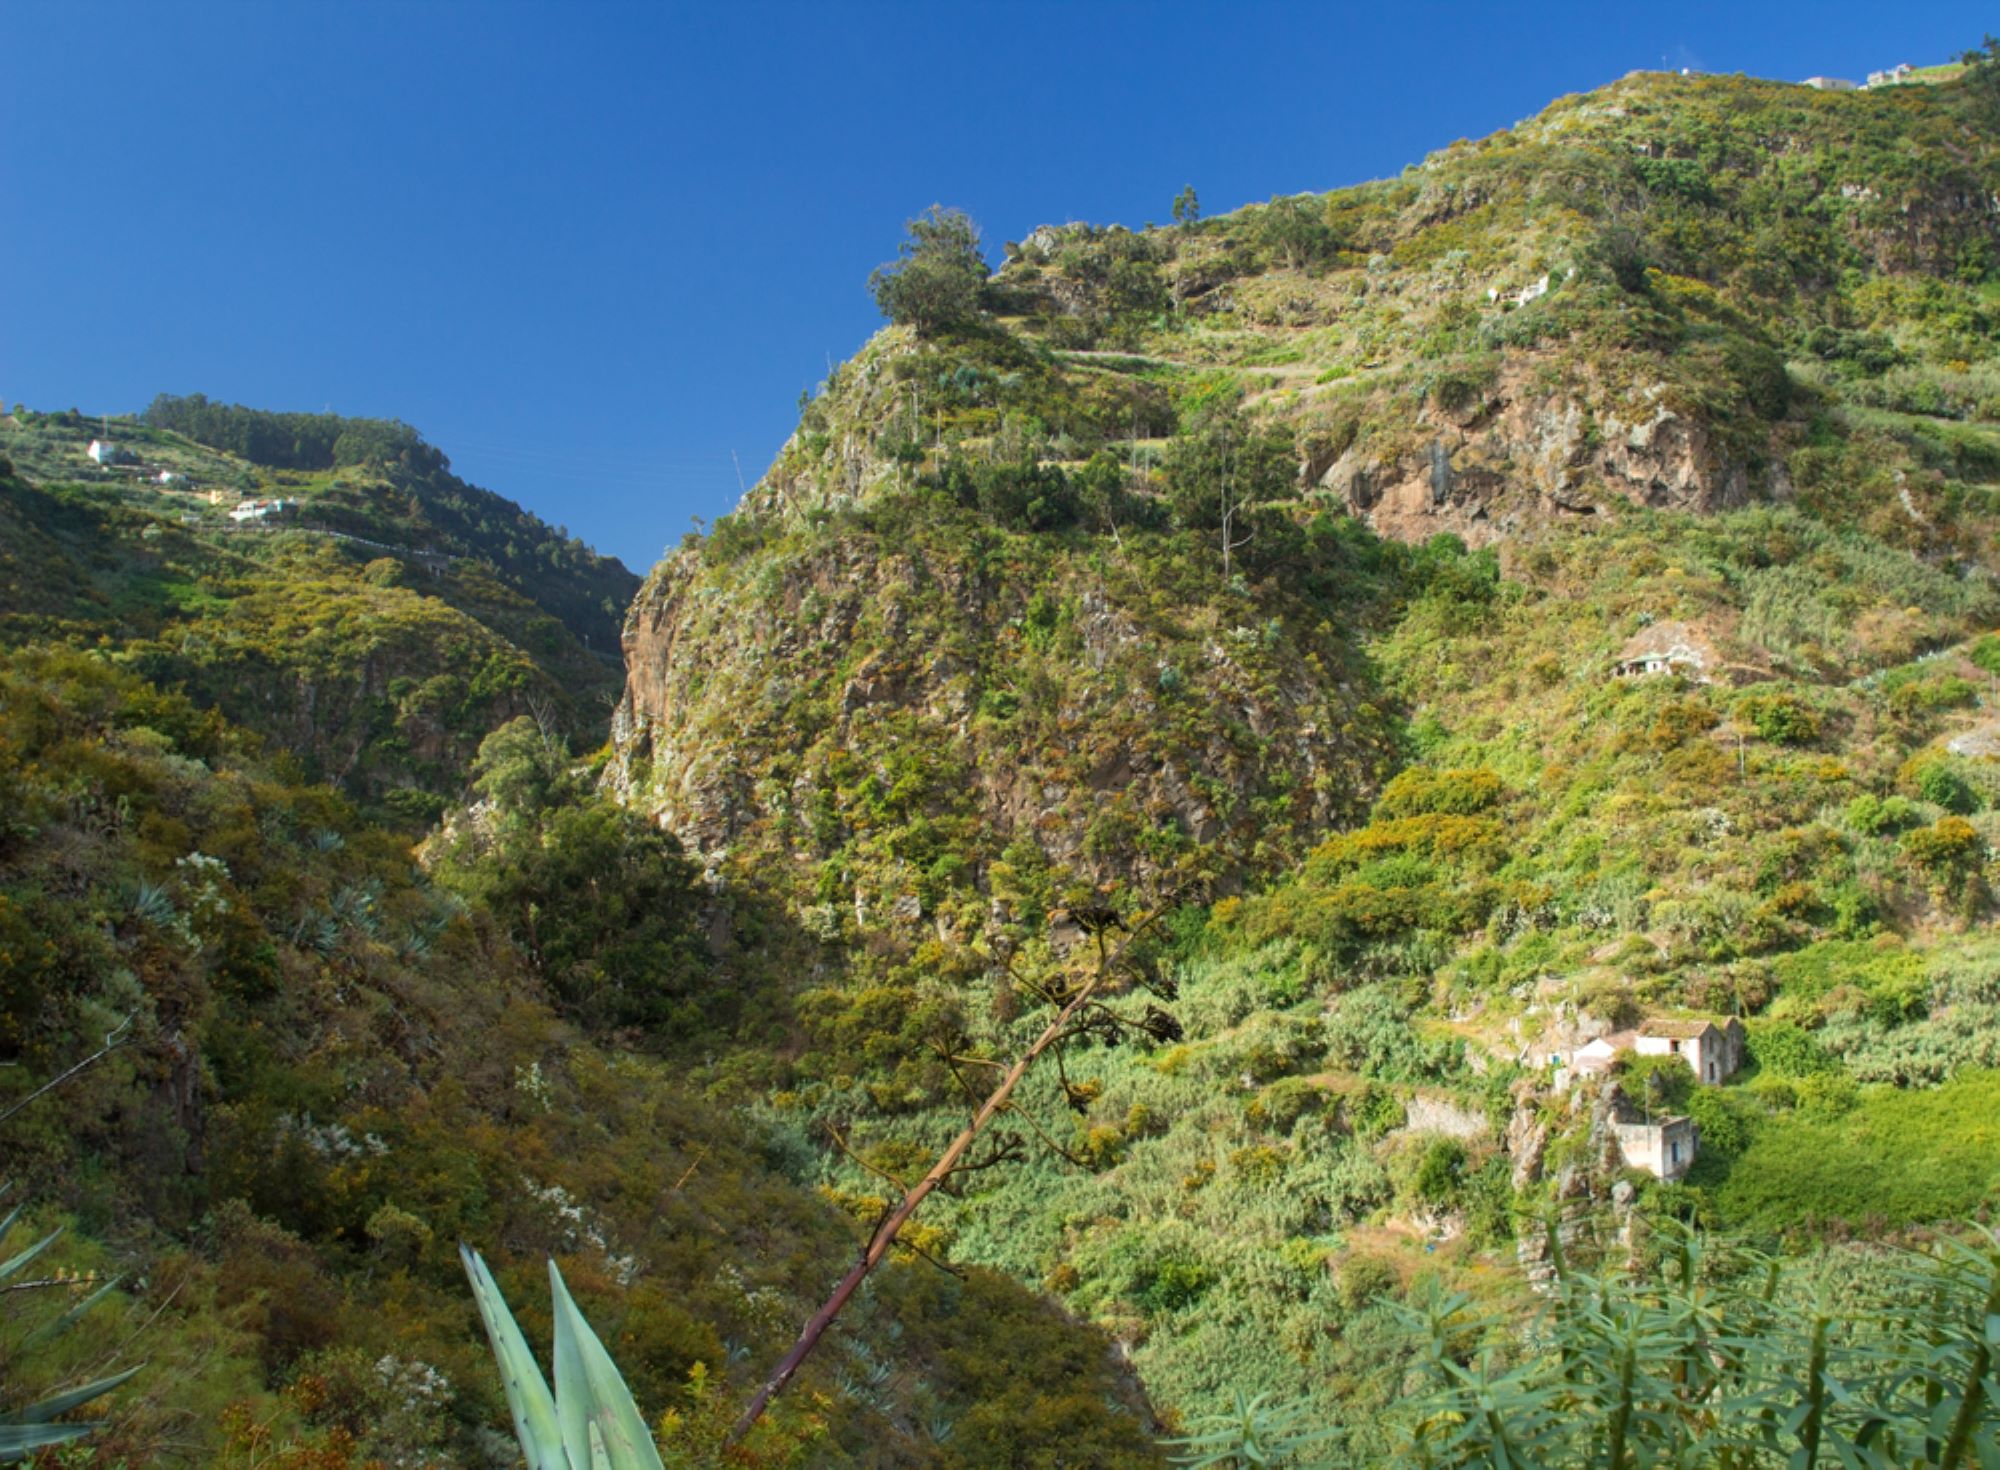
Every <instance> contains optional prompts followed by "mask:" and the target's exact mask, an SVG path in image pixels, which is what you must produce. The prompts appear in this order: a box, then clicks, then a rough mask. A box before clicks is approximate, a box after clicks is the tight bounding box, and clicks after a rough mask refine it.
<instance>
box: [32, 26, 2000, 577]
mask: <svg viewBox="0 0 2000 1470" xmlns="http://www.w3.org/2000/svg"><path fill="white" fill-rule="evenodd" d="M1982 9H1984V7H1980V6H1977V5H1973V4H1958V3H1935V4H1902V5H1893V6H1892V5H1883V4H1880V3H1879V0H1821V3H1817V4H1812V5H1760V4H1755V3H1749V0H1738V3H1734V4H1699V3H1684V4H1675V5H1662V6H1637V5H1633V6H1609V5H1575V4H1562V3H1547V4H1538V5H1524V6H1498V5H1471V4H1426V3H1409V0H1376V3H1372V4H1367V5H1348V4H1344V3H1338V4H1337V3H1321V4H1291V5H1281V4H1256V3H1237V4H1192V3H1188V4H1182V3H1174V0H1153V3H1146V4H1114V3H1094V0H1075V3H1071V4H1037V3H1033V0H1018V3H1013V4H1005V5H1002V4H985V5H979V6H976V7H975V6H962V5H951V4H943V3H939V4H929V5H916V4H908V5H904V4H875V5H861V4H839V3H830V0H829V3H798V4H755V3H738V4H732V5H726V6H725V5H715V6H704V7H692V6H674V5H667V4H659V3H653V4H639V3H631V4H622V3H613V0H595V3H593V0H572V3H570V4H566V5H555V4H546V5H544V4H509V3H499V0H492V3H475V0H463V3H451V0H425V3H416V0H412V3H406V4H397V5H384V4H372V3H367V0H359V3H355V0H340V3H336V0H325V3H322V4H317V5H302V4H287V3H283V0H254V3H253V0H238V3H209V4H204V5H199V6H196V5H176V4H172V3H165V0H151V3H143V4H130V5H113V4H94V3H88V0H65V3H61V4H43V3H41V0H9V3H8V4H7V6H6V7H5V10H4V12H0V13H4V17H5V36H6V41H5V56H6V67H5V70H6V77H7V81H6V86H5V87H4V88H0V211H4V219H5V226H4V228H0V280H4V282H5V291H4V295H0V397H4V398H5V400H6V401H7V402H8V403H10V404H11V403H14V402H26V403H28V404H30V405H31V406H33V407H37V408H67V407H71V406H76V407H81V408H83V409H85V410H86V411H89V412H120V411H128V410H137V409H139V408H142V407H143V406H144V405H145V404H146V403H147V401H148V400H150V399H151V398H152V396H153V395H154V394H155V393H156V392H161V391H167V392H182V393H185V392H194V391H201V392H205V393H207V394H209V395H210V396H211V397H217V398H226V399H232V400H236V401H240V402H244V403H251V404H255V405H259V406H262V407H269V408H299V409H320V408H327V407H331V408H333V409H334V410H336V411H339V412H343V413H354V414H378V415H385V416H394V417H398V418H402V419H406V420H408V421H409V422H410V423H413V424H415V425H416V426H417V427H418V428H419V429H421V430H422V431H423V432H424V433H425V435H426V436H427V437H428V438H430V439H431V440H432V441H433V442H435V443H436V444H438V445H439V446H440V447H442V448H443V449H444V450H445V452H446V453H447V454H449V455H450V456H451V458H452V461H453V463H454V466H455V467H456V468H457V469H458V471H459V472H460V473H461V474H463V475H465V476H466V477H467V478H468V479H472V480H474V481H476V482H478V483H480V484H483V485H486V486H488V487H490V488H492V489H494V490H498V491H500V492H502V493H503V494H506V495H510V496H513V497H514V498H515V499H518V500H520V501H522V502H523V503H524V504H526V505H528V506H529V507H531V508H532V509H534V510H535V511H537V512H538V513H540V514H541V515H543V516H545V517H546V518H547V519H549V520H551V521H554V522H557V523H560V524H563V525H566V526H568V527H569V528H570V529H571V530H572V531H573V532H575V533H576V534H578V535H581V536H583V537H584V538H585V539H587V540H589V541H591V542H592V543H593V544H595V545H597V546H598V547H600V548H602V549H604V550H607V551H611V552H614V553H616V554H617V555H619V556H621V557H623V558H624V559H625V560H626V561H627V562H628V563H629V564H631V565H632V566H633V567H634V569H635V570H643V569H644V568H645V567H646V566H648V565H649V564H650V563H651V562H652V560H653V559H654V558H655V557H657V556H658V554H659V553H660V551H661V549H662V548H663V547H664V546H665V545H667V544H668V543H669V542H671V541H673V540H674V539H675V538H677V537H678V536H679V535H680V533H681V532H683V531H685V530H686V529H687V528H688V525H689V520H690V517H692V516H697V515H699V516H704V517H713V516H715V515H717V514H720V513H722V512H723V511H726V510H728V509H729V507H730V506H731V505H732V504H733V503H734V502H735V500H736V497H737V470H736V467H735V466H736V462H737V461H740V463H741V466H742V473H743V475H744V477H745V478H746V479H749V480H754V479H755V478H756V477H757V475H758V474H759V473H760V472H761V471H762V469H763V468H764V466H765V465H766V464H767V463H768V462H769V460H770V458H771V456H772V455H773V454H774V453H775V452H776V451H777V449H778V447H779V446H780V445H781V444H782V443H783V442H784V438H785V436H786V434H787V433H789V431H790V429H791V426H792V422H793V418H794V415H795V413H796V404H797V399H798V395H799V392H800V391H801V390H802V389H804V388H807V387H809V386H811V385H812V384H814V383H816V382H817V381H818V380H819V379H820V378H822V377H823V376H824V375H825V372H826V366H827V362H828V360H829V359H832V360H834V361H838V360H839V359H840V358H842V357H844V356H846V355H847V354H848V353H850V352H852V351H853V350H854V349H855V348H856V347H857V346H859V345H860V343H861V342H862V341H864V340H865V339H866V337H867V335H868V334H869V333H870V332H871V331H873V330H874V329H875V327H876V326H877V325H878V318H877V316H876V314H875V310H874V307H873V305H872V303H871V302H870V300H869V297H868V294H867V290H866V281H867V277H868V273H869V271H870V270H871V269H872V268H873V267H874V266H875V265H877V264H878V263H880V262H881V261H883V260H884V259H886V258H888V257H890V256H892V255H893V254H894V253H895V247H896V242H897V240H898V238H899V237H900V235H901V231H902V223H903V221H904V220H905V219H906V218H907V217H909V216H910V215H912V214H915V213H917V212H918V211H920V210H921V209H923V208H924V207H925V206H926V205H928V204H930V203H932V202H934V201H941V202H943V203H946V204H952V205H957V206H960V207H962V208H964V209H966V210H967V211H969V212H970V213H971V214H972V215H973V217H974V218H975V219H976V220H978V221H979V223H980V224H981V226H982V227H983V228H984V230H985V232H986V236H987V239H988V241H989V243H990V244H991V246H992V247H993V249H992V252H991V253H993V254H994V255H995V256H996V257H997V254H998V246H999V243H1000V242H1001V241H1002V240H1005V239H1018V238H1020V237H1021V236H1022V235H1024V234H1025V233H1027V232H1028V231H1029V230H1030V229H1032V228H1033V227H1034V226H1035V225H1036V224H1038V223H1042V222H1044V221H1063V220H1070V219H1089V220H1094V221H1098V222H1111V221H1118V222H1122V223H1125V224H1129V225H1134V226H1137V225H1140V224H1143V223H1145V222H1146V221H1148V220H1160V219H1164V218H1166V217H1167V216H1168V214H1169V212H1170V208H1171V201H1172V199H1173V196H1174V194H1175V192H1176V191H1178V190H1179V188H1180V187H1181V186H1182V185H1183V184H1187V183H1192V184H1194V185H1195V187H1196V188H1197V189H1198V190H1199V191H1200V195H1201V199H1202V203H1203V205H1204V207H1205V209H1206V210H1207V211H1208V212H1209V213H1217V212H1219V211H1221V210H1224V209H1228V208H1232V207H1234V206H1236V205H1239V204H1243V203H1246V202H1249V201H1252V200H1258V199H1265V198H1268V197H1270V196H1271V195H1272V194H1276V193H1290V192H1294V191H1298V190H1303V189H1326V188H1332V187H1335V186H1338V185H1341V184H1346V183H1352V182H1355V181H1357V180H1360V179H1365V178H1372V177H1379V176H1381V175H1384V174H1392V173H1395V172H1397V171H1399V170H1400V169H1401V168H1402V167H1403V165H1404V164H1406V163H1410V162H1413V161H1415V160H1417V159H1419V158H1421V157H1422V156H1423V155H1424V154H1425V153H1426V152H1428V151H1430V150H1431V149H1433V148H1437V147H1440V146H1442V145H1444V144H1447V143H1449V142H1451V141H1452V140H1453V139H1455V138H1459V137H1476V136H1479V135H1481V134H1484V133H1488V132H1491V131H1493V130H1494V129H1496V128H1500V127H1504V126H1506V125H1508V124H1509V123H1511V122H1514V121H1516V120H1517V119H1520V118H1522V117H1526V116H1528V115H1530V114H1532V113H1534V112H1536V111H1538V110H1539V109H1540V108H1541V107H1542V106H1543V105H1544V104H1545V103H1546V102H1548V101H1549V100H1550V99H1552V98H1554V97H1556V96H1559V95H1561V94H1563V93H1566V92H1574V91H1580V90H1583V89H1586V88H1589V87H1592V86H1596V85H1598V84H1601V83H1603V82H1606V81H1610V80H1612V79H1614V78H1616V77H1618V76H1621V75H1623V74H1624V73H1625V72H1627V71H1630V70H1632V69H1634V68H1637V67H1658V66H1661V65H1669V66H1694V67H1698V68H1701V69H1704V70H1710V71H1719V72H1731V71H1743V72H1748V73H1750V74H1752V75H1758V76H1774V77H1787V78H1797V77H1803V76H1807V75H1810V74H1813V73H1819V72H1826V73H1832V74H1834V75H1840V76H1850V77H1859V76H1860V75H1862V74H1864V73H1865V72H1867V71H1868V70H1870V69H1872V68H1876V67H1880V66H1886V65H1889V64H1891V63H1894V62H1897V61H1902V60H1910V61H1914V62H1917V63H1919V64H1922V63H1925V62H1931V61H1940V60H1945V59H1948V58H1949V57H1951V56H1953V55H1956V54H1957V53H1958V52H1959V51H1962V50H1964V49H1965V48H1966V47H1968V46H1971V45H1973V44H1976V43H1977V42H1978V41H1979V39H1980V38H1981V36H1982V35H1983V34H1984V32H1985V31H1986V30H1988V29H1993V28H1996V27H2000V18H1996V17H1995V16H1994V15H1993V14H1992V13H1991V12H1990V10H1987V11H1986V13H1984V14H1982V13H1981V11H1982ZM732 456H734V459H732Z"/></svg>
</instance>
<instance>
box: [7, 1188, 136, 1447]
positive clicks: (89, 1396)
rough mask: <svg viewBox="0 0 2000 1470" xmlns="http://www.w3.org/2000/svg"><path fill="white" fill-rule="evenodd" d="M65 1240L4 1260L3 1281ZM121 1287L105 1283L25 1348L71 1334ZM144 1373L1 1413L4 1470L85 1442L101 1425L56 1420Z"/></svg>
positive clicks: (46, 1241) (51, 1236) (17, 1210)
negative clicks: (47, 1451) (37, 1455)
mask: <svg viewBox="0 0 2000 1470" xmlns="http://www.w3.org/2000/svg"><path fill="white" fill-rule="evenodd" d="M25 1208H27V1207H26V1206H25V1205H16V1206H15V1207H14V1208H13V1209H12V1210H11V1211H9V1212H8V1214H7V1217H6V1218H5V1219H4V1220H0V1240H5V1239H6V1238H7V1232H8V1231H10V1230H12V1229H13V1228H14V1223H15V1221H17V1220H19V1219H20V1218H21V1211H22V1210H24V1209H25ZM61 1235H62V1231H61V1230H52V1231H50V1232H49V1233H48V1234H47V1235H45V1236H43V1237H42V1238H41V1239H40V1240H38V1241H36V1242H35V1243H34V1244H33V1245H31V1246H29V1247H28V1248H27V1249H26V1250H24V1251H20V1252H18V1253H17V1254H15V1255H13V1256H11V1257H9V1258H8V1259H7V1260H4V1261H0V1281H5V1280H6V1279H7V1278H8V1277H10V1276H14V1275H17V1274H19V1272H20V1271H21V1269H22V1268H23V1267H24V1266H26V1265H27V1264H28V1263H29V1262H30V1261H33V1260H34V1259H35V1258H36V1257H37V1256H39V1255H41V1253H42V1252H43V1251H45V1250H47V1249H48V1248H49V1247H50V1246H52V1245H54V1244H55V1243H56V1241H57V1240H58V1239H59V1238H60V1237H61ZM117 1284H118V1283H117V1282H116V1281H107V1282H105V1283H104V1284H103V1285H102V1286H100V1287H98V1288H97V1290H95V1291H93V1292H91V1293H90V1295H88V1296H86V1297H85V1298H84V1299H83V1300H82V1301H80V1302H78V1303H77V1304H76V1305H75V1306H73V1307H71V1308H70V1309H69V1310H68V1311H66V1312H64V1313H63V1314H62V1315H61V1316H60V1317H57V1318H55V1319H53V1320H52V1321H49V1322H46V1323H44V1324H42V1325H41V1326H40V1327H38V1328H36V1329H35V1330H34V1331H33V1332H31V1333H29V1334H28V1336H27V1338H26V1339H24V1340H23V1342H22V1346H23V1347H28V1346H32V1345H33V1344H35V1343H38V1342H42V1341H45V1340H47V1339H48V1338H51V1337H54V1336H55V1335H56V1334H57V1333H59V1332H63V1331H65V1330H67V1329H68V1328H69V1327H70V1326H72V1325H73V1324H74V1323H75V1322H76V1321H77V1319H78V1318H80V1317H81V1316H83V1314H84V1313H85V1312H87V1311H89V1310H90V1309H91V1308H92V1307H94V1306H96V1305H97V1304H98V1303H99V1302H100V1301H102V1300H104V1298H105V1297H106V1296H107V1295H109V1294H110V1292H111V1290H112V1288H114V1287H115V1286H117ZM138 1371H139V1370H138V1369H137V1368H127V1369H126V1370H125V1371H124V1372H123V1373H114V1374H112V1375H111V1376H110V1377H109V1378H100V1379H98V1380H97V1381H96V1382H94V1383H86V1384H83V1385H82V1386H81V1387H78V1388H72V1389H70V1390H69V1391H68V1392H67V1393H59V1394H56V1395H54V1396H53V1397H50V1398H46V1399H43V1400H42V1401H41V1402H39V1403H34V1404H29V1405H28V1406H27V1407H26V1408H22V1409H13V1410H9V1411H6V1412H0V1465H12V1464H16V1463H18V1462H19V1461H22V1460H25V1459H27V1458H29V1457H30V1456H31V1455H33V1454H34V1453H35V1452H36V1451H38V1450H42V1449H46V1448H48V1447H49V1446H50V1445H58V1444H67V1443H68V1442H69V1441H70V1440H73V1439H81V1438H83V1436H84V1435H86V1434H89V1433H90V1432H91V1431H92V1430H95V1429H100V1428H102V1427H103V1426H102V1424H101V1423H81V1424H79V1423H71V1424H57V1423H55V1422H54V1421H55V1420H56V1419H58V1418H60V1417H61V1416H62V1415H64V1414H67V1413H69V1412H70V1411H71V1410H72V1409H80V1408H82V1407H83V1406H84V1405H85V1404H87V1403H89V1402H90V1401H91V1400H93V1399H97V1398H102V1397H103V1396H104V1395H105V1394H107V1393H109V1392H111V1390H112V1389H114V1388H116V1387H117V1386H118V1385H119V1384H121V1383H123V1382H124V1381H125V1380H126V1379H128V1378H130V1377H131V1376H132V1375H133V1374H134V1373H137V1372H138Z"/></svg>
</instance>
